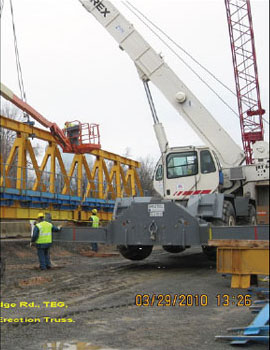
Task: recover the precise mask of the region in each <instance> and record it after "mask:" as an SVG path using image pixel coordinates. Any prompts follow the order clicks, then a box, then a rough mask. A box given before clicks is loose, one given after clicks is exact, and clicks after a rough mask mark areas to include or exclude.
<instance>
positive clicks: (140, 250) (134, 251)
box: [117, 245, 153, 260]
mask: <svg viewBox="0 0 270 350" xmlns="http://www.w3.org/2000/svg"><path fill="white" fill-rule="evenodd" d="M117 248H118V250H119V252H120V254H121V255H122V256H123V257H124V258H126V259H129V260H143V259H145V258H147V257H148V256H149V255H150V254H151V252H152V249H153V246H151V245H145V246H139V245H128V246H125V245H119V246H118V247H117Z"/></svg>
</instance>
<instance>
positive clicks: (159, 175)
mask: <svg viewBox="0 0 270 350" xmlns="http://www.w3.org/2000/svg"><path fill="white" fill-rule="evenodd" d="M155 179H156V181H161V180H162V179H163V166H162V165H161V164H159V166H158V168H157V171H156V176H155Z"/></svg>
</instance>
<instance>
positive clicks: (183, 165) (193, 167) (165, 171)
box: [154, 146, 223, 201]
mask: <svg viewBox="0 0 270 350" xmlns="http://www.w3.org/2000/svg"><path fill="white" fill-rule="evenodd" d="M222 184H223V177H222V171H221V166H220V164H219V161H218V158H217V156H216V155H215V153H214V152H213V151H211V150H210V149H209V148H207V147H193V146H189V147H175V148H169V149H168V150H167V152H165V153H163V155H162V157H161V158H160V159H159V161H158V163H157V165H156V169H155V173H154V189H155V190H156V191H157V192H158V193H159V194H160V195H161V196H162V197H164V198H166V199H171V200H181V201H185V200H188V199H189V197H190V196H191V195H196V194H209V193H213V192H218V189H219V187H220V186H221V185H222Z"/></svg>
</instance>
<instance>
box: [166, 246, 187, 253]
mask: <svg viewBox="0 0 270 350" xmlns="http://www.w3.org/2000/svg"><path fill="white" fill-rule="evenodd" d="M162 248H163V249H164V250H165V251H166V252H168V253H181V252H183V251H184V250H185V249H186V248H184V247H183V246H182V245H163V246H162Z"/></svg>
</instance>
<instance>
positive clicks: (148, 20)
mask: <svg viewBox="0 0 270 350" xmlns="http://www.w3.org/2000/svg"><path fill="white" fill-rule="evenodd" d="M122 3H123V4H124V5H125V6H126V7H127V8H128V9H129V11H131V12H132V13H133V14H134V15H135V16H136V17H137V18H138V19H139V20H140V21H141V22H142V23H143V24H144V25H145V26H146V27H147V28H148V29H149V30H150V31H151V32H152V33H153V34H154V35H155V36H156V37H158V39H159V40H160V41H161V42H162V43H163V44H164V45H166V46H167V47H168V49H169V50H170V51H172V52H173V53H174V54H175V55H176V56H177V58H178V59H179V60H180V61H181V62H182V63H184V64H185V65H186V66H187V67H188V68H189V69H190V70H191V71H192V73H193V74H195V75H196V76H197V78H198V79H200V80H201V81H202V82H203V83H204V84H205V85H206V86H207V87H208V88H209V89H210V90H211V91H212V92H213V93H214V94H215V95H216V96H217V97H218V99H219V100H221V101H222V103H223V104H225V105H226V107H227V108H229V109H230V110H231V111H232V112H233V114H234V115H235V116H236V117H237V118H239V115H238V113H237V112H235V110H234V109H233V108H232V107H231V106H230V105H229V104H228V103H227V102H226V101H225V100H224V99H223V98H222V97H221V96H220V95H219V94H218V93H217V92H216V91H215V90H214V89H213V88H212V87H211V86H210V85H209V84H208V83H207V82H206V81H205V80H204V79H203V78H202V77H201V76H200V75H199V74H198V73H197V72H196V71H195V70H194V69H193V68H192V67H191V66H190V65H189V64H188V63H187V62H186V61H185V60H184V59H183V58H182V57H181V56H179V54H178V53H177V52H176V51H175V50H174V49H173V48H172V47H171V46H170V45H169V44H168V43H167V42H165V40H164V39H163V38H161V37H160V35H159V34H157V33H156V32H155V31H154V30H153V29H152V28H151V27H150V26H149V24H147V23H146V22H145V21H144V20H143V19H142V18H141V17H140V16H142V17H143V18H144V19H145V20H146V21H147V22H149V23H150V24H151V25H152V26H153V27H154V28H156V29H157V30H158V31H159V32H160V33H161V34H163V35H164V36H165V37H166V38H167V39H168V40H169V41H171V42H172V43H173V44H174V45H175V46H176V47H177V48H178V49H180V50H182V51H183V52H184V53H185V54H186V55H187V56H188V57H189V58H190V59H191V60H193V61H194V62H195V63H196V64H198V65H199V67H201V68H202V69H203V70H204V71H206V72H207V73H208V74H209V75H210V76H211V77H212V78H213V79H215V80H216V81H217V82H218V83H220V84H221V85H222V86H223V87H224V88H225V89H227V90H228V91H229V92H231V93H232V94H233V95H234V96H236V94H235V92H234V91H232V90H231V89H230V88H229V87H228V86H227V85H225V84H224V83H223V82H222V81H221V80H220V79H218V78H217V77H216V76H215V75H214V74H213V73H212V72H211V71H209V70H208V69H207V68H206V67H204V66H203V65H202V64H201V63H200V62H199V61H198V60H196V59H195V58H194V57H193V56H192V55H191V54H190V53H188V52H187V51H186V50H185V49H184V48H182V47H181V46H180V45H179V44H178V43H176V42H175V41H174V40H173V39H172V38H170V37H169V36H168V35H167V34H166V33H165V32H164V31H163V30H162V29H161V28H159V27H158V26H157V25H156V24H155V23H153V22H152V21H151V20H150V19H149V18H148V17H147V16H145V15H144V14H143V13H142V12H141V11H140V10H138V9H137V8H136V7H135V6H134V5H132V4H131V3H130V2H129V1H126V2H124V1H122ZM135 11H136V12H137V13H138V14H140V16H139V15H138V14H137V13H136V12H135ZM263 120H264V121H265V122H266V123H267V124H269V122H268V121H267V120H266V119H264V118H263Z"/></svg>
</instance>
